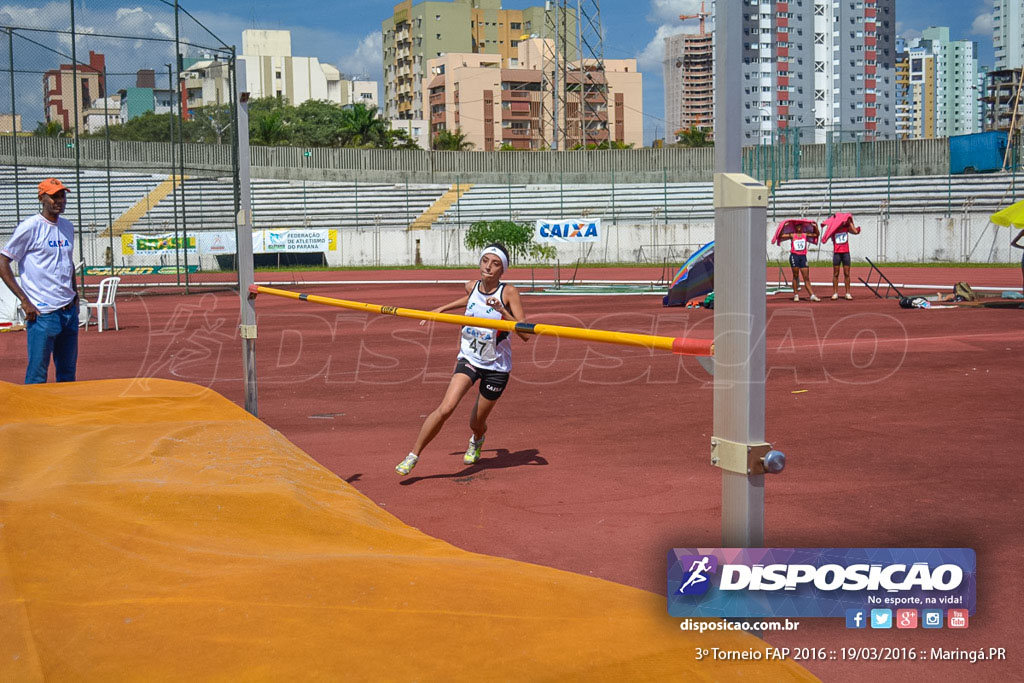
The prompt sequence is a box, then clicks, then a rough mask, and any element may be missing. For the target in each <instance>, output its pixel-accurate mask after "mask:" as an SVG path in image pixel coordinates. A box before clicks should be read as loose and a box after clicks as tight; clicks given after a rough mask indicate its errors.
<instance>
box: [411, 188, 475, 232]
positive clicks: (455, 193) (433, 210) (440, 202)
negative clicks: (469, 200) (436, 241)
mask: <svg viewBox="0 0 1024 683" xmlns="http://www.w3.org/2000/svg"><path fill="white" fill-rule="evenodd" d="M472 188H473V186H472V185H461V184H459V185H452V186H451V188H450V189H449V190H448V191H447V192H445V193H444V194H443V195H441V196H440V197H438V199H437V201H436V202H434V203H433V204H432V205H431V206H430V208H429V209H427V210H426V211H424V212H423V213H422V214H420V215H419V217H417V218H416V220H414V221H413V222H412V225H410V226H409V230H430V228H431V226H433V225H434V222H435V221H436V220H437V219H438V218H440V217H441V216H442V215H443V214H444V212H445V211H447V210H448V209H449V208H451V206H452V205H453V204H454V203H455V202H457V201H459V199H461V198H462V195H464V194H466V193H467V192H469V190H471V189H472Z"/></svg>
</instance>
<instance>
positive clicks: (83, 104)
mask: <svg viewBox="0 0 1024 683" xmlns="http://www.w3.org/2000/svg"><path fill="white" fill-rule="evenodd" d="M105 63H106V60H105V58H104V56H103V55H102V54H98V53H96V52H93V51H92V50H90V51H89V63H88V64H79V65H78V67H77V69H76V68H74V67H73V66H72V65H71V64H61V65H60V67H59V68H57V69H50V70H49V71H47V72H46V73H45V74H43V108H44V112H45V116H46V121H47V122H50V121H58V122H59V123H60V125H61V127H62V128H63V129H64V130H73V129H77V130H79V131H82V132H84V130H85V110H87V109H89V108H90V107H91V106H92V103H93V100H97V99H102V98H104V97H106V85H105V84H104V82H103V71H104V68H105ZM76 78H77V82H76ZM76 100H77V102H76ZM76 107H77V110H78V118H77V119H76V118H75V109H76Z"/></svg>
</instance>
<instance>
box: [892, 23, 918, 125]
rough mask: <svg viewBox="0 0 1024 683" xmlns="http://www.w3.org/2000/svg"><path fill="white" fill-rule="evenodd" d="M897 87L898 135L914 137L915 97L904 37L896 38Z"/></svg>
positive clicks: (896, 115)
mask: <svg viewBox="0 0 1024 683" xmlns="http://www.w3.org/2000/svg"><path fill="white" fill-rule="evenodd" d="M895 71H896V76H895V80H894V82H895V84H896V87H895V88H894V89H893V109H894V111H895V123H896V137H897V138H899V139H900V140H906V139H908V138H910V137H912V120H913V115H912V109H913V98H912V97H911V94H910V53H909V52H907V43H906V40H904V39H903V38H902V37H899V36H897V38H896V70H895Z"/></svg>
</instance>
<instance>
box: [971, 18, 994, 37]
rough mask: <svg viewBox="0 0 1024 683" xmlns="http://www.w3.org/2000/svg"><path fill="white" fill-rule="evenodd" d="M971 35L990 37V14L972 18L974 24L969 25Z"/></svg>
mask: <svg viewBox="0 0 1024 683" xmlns="http://www.w3.org/2000/svg"><path fill="white" fill-rule="evenodd" d="M971 33H972V34H974V35H978V36H988V37H989V38H991V37H992V13H991V12H982V13H981V14H979V15H978V16H976V17H974V23H973V24H971Z"/></svg>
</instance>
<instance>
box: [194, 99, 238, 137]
mask: <svg viewBox="0 0 1024 683" xmlns="http://www.w3.org/2000/svg"><path fill="white" fill-rule="evenodd" d="M190 114H191V126H190V128H191V129H192V130H191V136H192V141H193V142H202V143H205V144H211V145H224V144H229V143H230V142H231V125H232V120H231V107H230V106H228V105H226V104H219V105H206V106H203V107H196V108H194V109H192V110H191V111H190Z"/></svg>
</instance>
